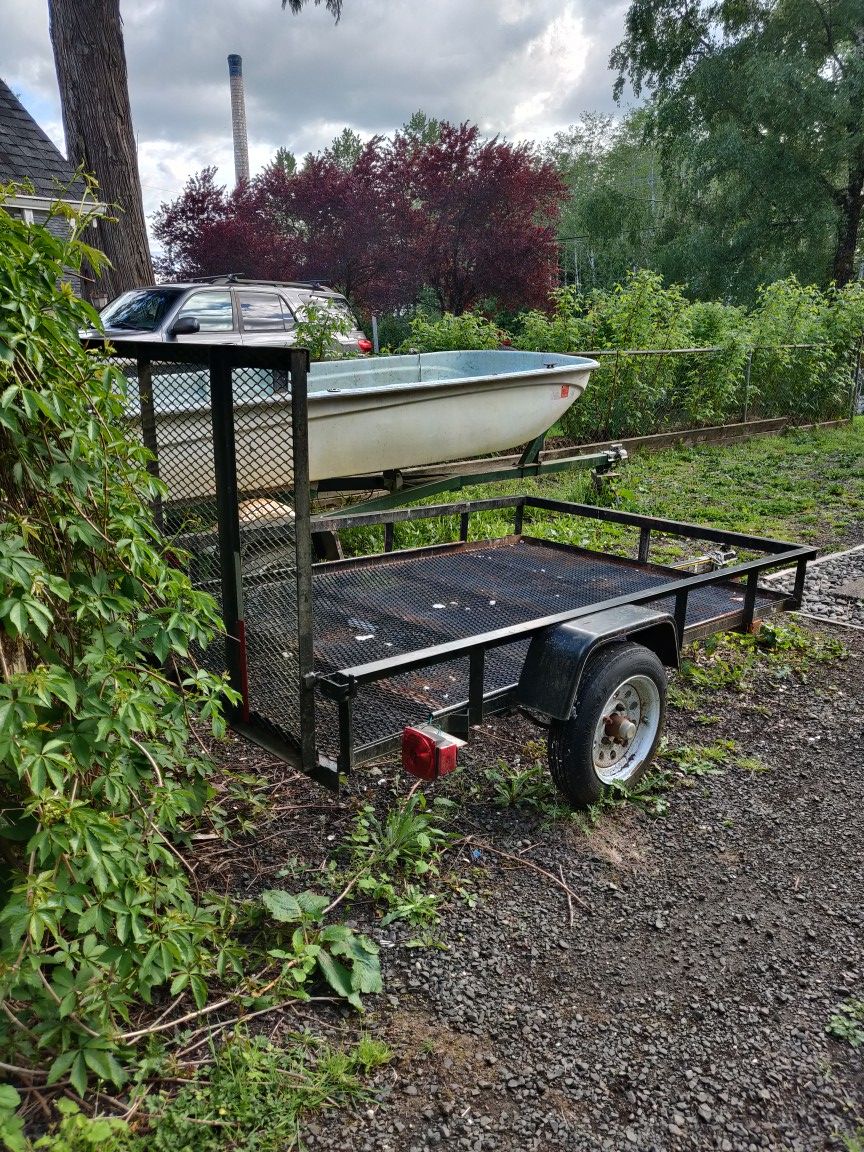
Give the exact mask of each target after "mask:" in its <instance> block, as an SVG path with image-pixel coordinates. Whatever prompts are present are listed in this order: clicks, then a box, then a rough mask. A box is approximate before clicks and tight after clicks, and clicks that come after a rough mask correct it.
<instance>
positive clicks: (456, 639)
mask: <svg viewBox="0 0 864 1152" xmlns="http://www.w3.org/2000/svg"><path fill="white" fill-rule="evenodd" d="M96 352H97V354H99V355H106V352H105V350H104V349H103V348H101V347H98V346H97V348H96ZM114 359H115V360H116V361H118V362H119V364H120V367H122V368H125V370H126V373H127V376H128V377H129V378H130V380H133V381H137V387H138V389H139V396H140V404H139V405H138V408H139V410H140V414H141V416H140V419H141V436H142V439H143V442H144V443H145V444H146V445H147V446H148V447H149V448H150V449H151V451H152V452H153V459H152V461H151V464H150V467H151V470H152V471H153V472H154V473H155V474H157V475H158V471H159V467H158V461H159V443H158V428H156V427H155V426H154V423H153V421H152V420H151V421H150V422H149V423H148V420H147V412H148V408H150V410H151V411H152V403H148V395H147V383H148V381H149V380H151V379H152V376H153V374H154V373H156V372H159V373H161V374H162V375H163V381H162V387H163V388H164V387H165V379H164V378H165V377H167V378H170V376H171V375H172V374H174V375H176V377H177V380H178V388H186V387H187V383H186V382H185V381H184V376H185V375H187V374H189V373H195V379H196V380H200V378H201V373H202V372H205V373H206V379H207V381H208V390H209V408H210V414H211V429H212V440H211V444H210V448H209V450H208V451H207V452H206V453H203V454H202V449H201V442H200V441H201V437H200V420H199V422H198V424H197V425H196V427H195V438H196V447H195V451H194V453H192V452H190V457H189V460H190V464H189V470H188V474H184V475H182V476H181V478H180V481H179V485H180V487H179V491H180V492H181V496H179V497H176V498H172V494H171V491H170V488H169V490H168V491H167V492H165V493H164V495H163V496H162V497H160V499H159V501H158V502H157V504H156V506H155V508H154V510H155V512H156V515H157V517H158V520H159V523H160V524H161V526H162V528H163V531H164V532H165V533H166V534H167V535H168V536H169V537H170V538H171V540H172V542H173V545H174V547H175V548H176V549H177V555H178V557H180V556H182V557H184V558H185V559H186V562H188V564H189V570H190V573H191V575H192V578H193V580H194V582H195V583H196V584H197V585H198V586H199V587H201V588H204V589H206V590H208V591H210V592H212V593H213V595H214V596H215V597H216V599H217V601H218V602H219V604H220V607H221V612H222V617H223V620H224V623H225V637H224V638H223V639H222V640H221V642H220V643H219V644H217V645H216V646H215V647H214V648H213V649H211V650H209V651H208V652H206V653H202V654H201V659H202V660H203V662H204V663H206V664H207V665H209V666H210V667H212V668H215V669H217V670H220V671H221V670H225V671H227V673H228V676H229V678H230V680H231V682H232V684H233V686H234V687H235V688H236V690H237V691H238V693H239V695H240V698H241V704H240V705H239V706H238V707H237V708H236V710H235V712H234V714H233V716H232V721H233V723H234V725H235V727H237V728H238V729H239V730H241V731H243V732H245V733H246V734H248V735H249V736H250V737H251V738H252V739H254V740H256V741H257V742H259V743H261V744H263V745H265V746H266V747H268V748H270V749H271V750H272V751H274V752H275V753H277V754H278V755H280V756H281V757H282V758H284V759H285V760H286V761H288V762H290V763H292V764H295V765H297V766H299V767H300V768H302V769H303V770H304V771H305V772H307V773H309V774H310V775H312V776H314V777H315V778H316V779H318V780H320V781H321V782H323V783H325V784H327V785H329V786H331V787H338V783H339V779H340V777H341V776H343V775H345V774H347V773H350V772H351V771H352V770H354V769H356V768H358V767H359V766H361V765H362V764H364V763H366V762H368V761H370V760H373V759H375V758H380V757H382V756H384V755H386V754H390V753H392V752H394V751H396V750H398V749H400V748H401V750H402V754H403V762H404V763H405V766H406V767H407V768H408V769H409V770H410V771H414V772H415V774H418V775H425V776H429V777H434V776H435V775H437V774H440V773H442V772H444V771H447V770H448V769H449V768H450V767H451V766H452V764H453V763H454V757H453V751H454V748H455V746H456V745H457V744H458V742H459V741H460V740H462V739H464V738H467V737H468V736H469V734H470V730H471V728H472V727H475V726H477V725H478V724H480V723H481V722H482V720H483V719H484V717H485V716H487V715H489V714H491V713H493V712H500V711H503V710H506V709H514V708H518V709H521V710H522V711H524V712H525V713H527V714H528V715H529V716H530V717H531V718H532V719H534V720H535V721H537V722H538V723H540V724H542V725H543V726H545V727H546V728H547V729H548V734H549V735H548V745H549V760H550V767H551V770H552V774H553V776H554V779H555V781H556V783H557V784H558V786H559V788H560V789H561V790H562V791H563V792H564V794H565V795H566V796H567V797H568V798H569V799H570V801H571V802H573V803H574V804H586V803H590V802H592V801H593V800H596V799H597V798H598V797H599V796H600V795H602V793H603V791H604V789H605V788H607V787H609V786H610V785H612V784H615V783H618V784H623V785H628V784H632V783H633V782H635V780H636V779H638V777H639V776H640V775H641V773H642V772H643V771H644V770H645V768H646V766H647V765H648V764H649V762H650V760H651V757H652V755H653V753H654V751H655V749H656V746H657V743H658V741H659V738H660V735H661V732H662V728H663V720H664V712H665V697H666V672H665V670H666V668H669V667H673V668H674V667H676V666H677V664H678V661H679V655H680V651H681V648H682V646H683V645H684V644H686V643H688V642H690V641H691V640H694V639H696V638H698V637H703V636H706V635H708V634H710V633H713V632H718V631H723V630H727V629H739V630H745V629H748V628H751V627H752V626H753V625H754V623H755V622H756V621H757V620H759V619H761V618H764V617H766V616H768V615H770V614H772V613H775V612H778V611H780V610H782V609H784V608H790V607H796V606H798V604H799V603H800V599H801V595H802V591H803V585H804V578H805V574H806V565H807V563H808V561H809V560H810V559H812V558H813V557H814V556H815V550H814V549H813V548H810V547H802V546H798V545H794V544H789V543H784V542H782V541H775V540H767V539H763V538H760V537H756V536H752V535H745V534H742V533H734V532H727V531H722V530H718V529H713V528H708V527H703V526H700V525H694V524H688V523H680V522H677V521H670V520H664V519H659V518H656V517H649V516H641V515H636V514H633V513H629V512H622V511H617V510H614V509H606V508H595V507H590V506H586V505H580V504H571V503H565V502H562V501H557V500H550V499H545V498H542V497H539V496H526V495H519V496H508V497H501V498H497V499H491V500H477V501H462V502H459V503H450V504H444V505H436V506H423V507H414V508H396V509H389V510H385V511H382V510H377V511H371V512H370V511H366V512H360V513H353V512H352V511H351V509H343V510H342V511H340V512H339V513H337V514H331V515H327V516H323V515H321V516H313V515H312V512H311V508H310V499H309V468H308V459H309V457H308V435H307V430H308V423H307V417H308V414H307V408H306V370H307V357H306V354H305V352H304V351H303V350H298V349H275V348H273V349H263V348H262V349H252V348H241V347H233V346H230V345H227V346H226V345H217V346H212V347H207V348H202V346H201V345H198V346H194V347H189V346H186V347H179V348H171V347H166V346H165V345H161V346H154V345H153V344H147V343H139V344H124V346H123V349H122V352H121V353H120V354H119V355H118V356H115V357H114ZM262 370H265V371H270V370H272V371H273V374H274V379H278V380H279V387H280V390H283V391H284V382H285V380H286V379H287V380H289V382H290V394H291V402H290V403H289V404H287V405H286V404H285V403H280V404H279V405H278V407H277V406H274V408H273V421H279V422H280V424H279V427H274V428H273V430H272V431H273V434H272V438H271V439H270V440H267V439H266V438H264V439H261V438H259V439H258V440H257V441H256V443H255V445H254V446H251V445H249V444H248V442H246V443H244V441H243V440H242V439H241V438H236V437H235V434H234V433H235V412H236V411H237V410H238V409H242V407H243V405H244V403H246V402H248V397H249V396H253V395H255V396H257V395H260V387H261V371H262ZM443 432H446V430H442V429H434V428H433V429H430V430H429V435H430V436H433V435H441V434H443ZM268 445H273V446H274V447H272V448H271V447H268ZM174 447H175V448H176V444H175V445H174ZM286 450H287V451H289V452H290V459H288V460H287V461H286V460H285V458H284V456H285V452H286ZM253 451H254V452H255V453H256V454H257V455H258V456H259V457H260V456H261V455H262V454H263V455H264V456H265V457H266V455H267V453H268V451H272V452H274V453H275V452H276V451H278V453H279V454H280V458H279V461H278V463H279V468H278V469H277V468H275V467H274V469H273V472H274V474H276V473H277V471H278V473H279V475H281V476H284V475H286V474H288V475H290V477H291V487H290V488H285V487H284V481H280V483H279V484H278V485H276V486H267V487H260V486H259V487H257V488H254V489H249V488H243V487H242V486H241V485H240V484H239V483H238V476H240V477H242V476H244V475H250V474H252V473H254V472H255V471H256V469H257V472H258V474H260V473H261V468H260V465H261V464H262V461H261V460H260V459H256V460H255V461H251V460H249V459H244V458H243V454H244V453H250V452H253ZM172 452H173V454H172V475H176V474H177V469H178V468H179V467H180V466H181V464H182V457H178V456H177V454H176V451H174V450H173V449H172ZM263 463H266V459H265V460H264V461H263ZM252 464H254V465H255V467H254V468H253V467H251V465H252ZM265 471H266V469H265ZM193 491H199V492H200V493H201V494H202V496H201V498H200V499H190V497H189V493H190V492H193ZM489 515H494V516H495V517H496V521H497V522H498V523H499V524H500V523H501V522H502V521H503V520H504V519H505V518H506V520H507V528H508V531H507V532H506V533H504V534H498V535H496V536H495V538H492V539H484V538H482V536H483V533H484V532H486V531H488V528H487V527H485V526H484V524H486V523H488V521H486V520H485V519H484V518H485V517H488V516H489ZM433 518H434V519H436V520H443V521H444V522H446V523H449V524H451V525H452V528H453V536H454V537H455V539H452V540H448V541H446V542H443V543H439V544H437V545H434V546H429V547H421V548H401V549H397V548H396V547H395V541H396V532H397V528H398V526H400V525H401V526H402V527H401V528H398V530H399V531H400V532H402V533H405V532H408V531H410V528H409V526H410V525H412V524H416V523H418V522H420V521H423V520H428V519H433ZM596 521H604V522H606V523H610V524H615V525H618V526H619V528H620V529H621V530H622V533H623V536H625V537H628V539H629V542H630V544H631V546H632V553H633V554H632V556H622V555H613V554H612V553H611V552H606V551H598V550H596V549H591V548H588V547H583V546H577V545H574V544H568V543H561V542H559V541H557V540H556V539H555V538H554V535H555V525H556V522H557V524H558V527H559V528H560V526H561V524H562V523H564V524H566V525H569V529H570V530H568V531H567V532H566V533H565V534H566V535H567V536H568V538H573V535H574V533H573V531H572V526H573V523H574V522H575V523H577V524H579V525H584V528H585V533H584V538H586V539H587V537H588V535H589V533H590V529H591V527H592V524H596ZM337 531H338V532H342V533H346V532H350V531H355V532H356V531H363V532H365V533H367V534H368V533H370V532H375V533H380V539H381V548H382V550H381V551H380V552H377V553H375V554H372V555H364V556H360V557H357V558H354V559H345V560H336V561H331V562H324V563H314V561H313V549H312V535H313V533H314V532H337ZM544 531H545V532H546V536H545V537H544V535H543V533H544ZM557 534H558V535H559V536H560V535H561V534H562V533H561V532H560V531H559V532H558V533H557ZM549 537H552V538H549ZM658 537H662V538H663V539H664V540H668V539H670V538H675V539H678V540H681V541H686V542H696V541H700V542H701V541H707V542H709V543H711V544H713V545H719V546H721V547H722V548H723V549H729V548H733V549H736V550H737V551H738V552H739V553H741V554H742V555H743V556H744V558H743V559H742V560H741V561H740V562H736V563H734V564H733V565H732V566H731V567H725V568H721V569H718V570H709V571H698V572H684V571H682V570H681V569H679V568H676V567H672V566H668V565H664V564H658V563H655V562H653V561H652V559H651V552H652V545H654V544H655V542H656V540H657V538H658ZM791 566H794V567H795V573H796V575H795V585H794V589H793V591H792V593H791V595H790V594H785V593H782V592H778V591H775V590H772V589H769V588H766V587H764V586H761V585H760V579H761V578H762V577H763V576H764V575H765V574H766V573H767V572H768V571H769V570H776V569H778V568H786V567H791Z"/></svg>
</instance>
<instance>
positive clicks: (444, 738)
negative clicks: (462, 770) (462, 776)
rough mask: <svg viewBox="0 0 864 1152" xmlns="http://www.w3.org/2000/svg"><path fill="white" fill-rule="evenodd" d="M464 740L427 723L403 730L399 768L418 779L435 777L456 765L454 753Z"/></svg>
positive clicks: (442, 774)
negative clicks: (400, 765) (400, 766)
mask: <svg viewBox="0 0 864 1152" xmlns="http://www.w3.org/2000/svg"><path fill="white" fill-rule="evenodd" d="M464 743H465V741H464V740H457V739H456V737H455V736H448V735H447V733H446V732H440V731H439V730H438V729H437V728H433V727H431V725H429V724H423V725H420V726H418V727H417V728H406V729H405V730H404V731H403V733H402V767H403V768H404V769H405V771H406V772H408V773H410V775H412V776H419V777H420V779H421V780H437V779H438V777H439V776H446V775H447V773H448V772H452V771H453V769H454V768H455V767H456V753H457V752H458V750H459V748H461V746H462V745H463V744H464Z"/></svg>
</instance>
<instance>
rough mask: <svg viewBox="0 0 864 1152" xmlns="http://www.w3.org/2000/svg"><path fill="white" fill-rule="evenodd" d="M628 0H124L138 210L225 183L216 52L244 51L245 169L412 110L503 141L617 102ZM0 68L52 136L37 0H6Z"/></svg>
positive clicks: (229, 167) (46, 54) (222, 60)
mask: <svg viewBox="0 0 864 1152" xmlns="http://www.w3.org/2000/svg"><path fill="white" fill-rule="evenodd" d="M626 6H627V0H470V2H469V0H435V2H434V3H429V4H420V3H418V2H417V0H344V10H343V11H344V15H343V18H342V20H341V22H340V23H339V25H338V26H334V24H333V21H332V18H331V17H330V16H329V15H328V14H327V12H326V11H325V9H324V8H323V7H321V8H315V7H311V6H309V7H307V8H306V9H305V10H304V11H303V13H302V14H301V15H300V16H292V15H290V13H287V12H283V11H282V10H281V5H280V3H279V0H244V2H243V3H238V2H237V0H183V2H182V3H178V2H177V0H171V2H169V0H121V13H122V16H123V20H124V38H125V46H126V55H127V61H128V68H129V88H130V95H131V101H132V115H133V120H134V124H135V131H136V137H137V140H138V147H139V161H140V168H141V178H142V185H143V191H144V201H145V210H146V212H147V214H148V216H149V215H150V214H152V212H153V211H154V210H155V208H156V207H158V205H159V203H160V202H161V201H163V200H166V199H170V198H172V197H174V196H176V195H177V194H178V193H179V192H180V190H181V188H182V186H183V184H184V183H185V181H186V179H187V177H188V176H189V175H191V174H192V173H193V172H196V171H199V170H200V169H201V168H203V167H206V166H207V165H208V164H215V165H216V166H217V168H218V170H219V177H220V179H221V180H222V181H223V182H224V183H225V184H227V185H230V184H232V183H233V178H234V162H233V151H232V143H231V111H230V100H229V92H228V67H227V61H226V57H227V56H228V54H229V53H230V52H239V53H240V54H241V55H242V56H243V66H244V73H245V84H246V110H247V121H248V127H249V142H250V144H249V151H250V163H251V167H252V170H253V171H254V170H255V169H256V168H258V167H260V166H261V165H262V164H264V163H266V162H267V160H269V159H270V158H271V156H272V155H273V153H274V152H275V150H276V148H277V147H279V146H282V145H284V146H285V147H287V148H290V149H291V150H292V151H293V152H295V153H296V154H298V155H302V154H303V153H305V152H307V151H318V150H320V149H321V148H323V147H325V146H326V145H327V144H328V143H329V141H330V140H331V139H332V138H333V136H335V135H336V134H337V133H338V132H339V131H341V129H342V127H343V126H344V125H346V124H347V125H349V126H351V127H352V128H354V129H355V130H356V131H358V132H360V134H361V135H363V136H364V137H368V136H370V135H372V134H374V133H376V132H385V133H386V132H391V131H393V130H394V129H395V128H397V127H399V126H400V125H401V124H403V123H404V122H405V121H406V120H407V119H408V117H409V116H410V115H411V114H412V112H414V111H416V110H417V109H418V108H422V109H423V110H424V111H426V112H427V113H428V114H429V115H431V116H438V117H443V118H446V119H450V120H453V121H456V122H461V121H463V120H470V121H473V122H475V123H477V124H479V125H480V127H481V128H482V130H483V131H484V132H488V133H500V134H502V135H506V136H508V137H509V138H511V139H531V138H535V139H544V138H546V137H548V136H550V135H551V134H552V133H553V132H555V131H556V130H557V129H559V128H562V127H564V126H566V125H567V124H568V123H570V122H571V121H572V120H573V119H575V118H576V116H578V114H579V113H580V112H581V111H582V110H583V109H586V108H594V109H600V110H604V111H609V110H611V109H612V107H613V105H612V99H611V90H612V80H613V77H612V75H611V74H610V73H609V72H608V70H607V67H606V61H607V59H608V55H609V51H610V49H611V48H612V46H613V45H614V43H615V42H616V40H617V39H618V38H619V37H620V36H621V34H622V32H623V16H624V12H625V10H626ZM3 8H4V11H3V35H2V39H0V76H2V77H3V79H4V80H5V81H6V82H7V83H8V84H9V85H10V86H11V87H12V88H13V90H14V91H15V92H16V93H17V94H18V95H19V96H20V98H21V99H22V101H23V102H24V104H25V106H26V107H27V108H28V110H29V111H30V112H31V113H32V114H33V115H35V116H36V118H37V119H38V120H39V122H40V123H41V124H42V127H43V128H44V129H45V130H46V131H47V132H48V133H49V135H51V136H52V138H53V139H54V140H55V141H56V142H57V143H58V144H60V145H62V129H61V117H60V108H59V98H58V94H57V85H56V79H55V77H54V62H53V57H52V53H51V45H50V41H49V37H48V19H47V3H46V2H45V0H38V2H37V0H3Z"/></svg>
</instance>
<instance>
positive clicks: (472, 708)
mask: <svg viewBox="0 0 864 1152" xmlns="http://www.w3.org/2000/svg"><path fill="white" fill-rule="evenodd" d="M485 666H486V653H485V652H484V650H483V649H482V648H474V649H472V651H471V655H470V656H469V657H468V723H469V724H470V725H471V726H472V727H473V726H474V725H477V724H482V723H483V681H484V679H485Z"/></svg>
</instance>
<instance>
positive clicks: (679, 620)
mask: <svg viewBox="0 0 864 1152" xmlns="http://www.w3.org/2000/svg"><path fill="white" fill-rule="evenodd" d="M686 626H687V589H686V588H681V589H680V590H679V591H678V592H676V594H675V631H676V632H677V633H678V647H679V648H680V647H681V645H682V644H683V643H684V629H685V627H686Z"/></svg>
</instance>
